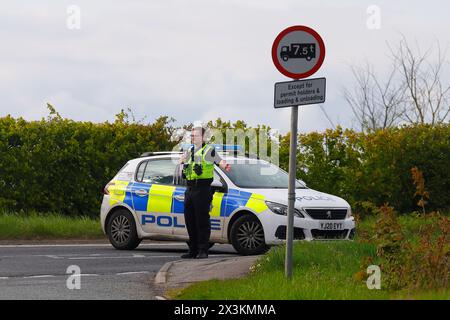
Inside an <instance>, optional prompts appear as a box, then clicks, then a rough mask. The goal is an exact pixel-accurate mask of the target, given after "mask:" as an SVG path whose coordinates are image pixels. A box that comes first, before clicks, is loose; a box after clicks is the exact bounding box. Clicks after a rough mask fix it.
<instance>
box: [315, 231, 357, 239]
mask: <svg viewBox="0 0 450 320" xmlns="http://www.w3.org/2000/svg"><path fill="white" fill-rule="evenodd" d="M347 233H348V229H345V230H318V229H312V230H311V234H312V236H313V238H314V239H318V240H319V239H345V237H347Z"/></svg>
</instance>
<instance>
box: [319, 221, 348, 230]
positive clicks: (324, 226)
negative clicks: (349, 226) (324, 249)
mask: <svg viewBox="0 0 450 320" xmlns="http://www.w3.org/2000/svg"><path fill="white" fill-rule="evenodd" d="M320 230H344V224H343V223H342V222H320Z"/></svg>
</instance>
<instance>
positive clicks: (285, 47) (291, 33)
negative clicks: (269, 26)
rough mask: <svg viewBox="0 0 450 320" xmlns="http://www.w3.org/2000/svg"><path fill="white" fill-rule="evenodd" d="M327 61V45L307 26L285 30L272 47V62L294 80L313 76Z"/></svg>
mask: <svg viewBox="0 0 450 320" xmlns="http://www.w3.org/2000/svg"><path fill="white" fill-rule="evenodd" d="M324 59H325V44H324V43H323V40H322V38H321V37H320V35H319V34H318V33H317V32H316V31H314V30H313V29H311V28H309V27H305V26H292V27H289V28H287V29H285V30H283V31H282V32H281V33H280V34H279V35H278V36H277V37H276V39H275V41H274V42H273V45H272V60H273V63H274V64H275V66H276V67H277V69H278V71H280V72H281V73H282V74H284V75H285V76H286V77H289V78H292V79H303V78H306V77H309V76H311V75H313V74H314V73H315V72H316V71H317V70H319V68H320V66H321V65H322V63H323V60H324Z"/></svg>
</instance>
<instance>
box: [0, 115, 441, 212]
mask: <svg viewBox="0 0 450 320" xmlns="http://www.w3.org/2000/svg"><path fill="white" fill-rule="evenodd" d="M55 114H56V112H54V111H52V113H51V117H49V118H48V119H42V120H41V121H31V122H30V121H25V120H23V119H21V118H19V119H14V118H12V117H10V116H7V117H4V118H0V191H1V192H0V208H2V209H6V210H14V211H20V210H24V211H28V210H35V211H43V212H62V213H64V214H75V215H78V214H82V215H90V216H95V215H97V214H98V211H99V207H100V202H101V199H102V194H101V191H102V189H103V187H104V185H105V184H106V183H107V182H108V181H109V180H110V179H111V177H113V176H114V174H115V173H117V171H118V170H119V169H120V168H121V167H122V165H123V164H124V163H125V162H126V161H127V160H129V159H131V158H135V157H137V156H139V155H140V154H141V153H142V152H145V151H148V150H171V149H172V148H173V145H174V142H171V141H170V136H171V133H172V132H173V130H175V129H176V128H174V127H172V126H171V122H172V121H173V119H169V118H168V117H161V118H159V119H157V120H156V121H155V122H154V123H151V124H148V125H144V124H140V123H129V122H128V121H127V119H126V114H124V113H123V112H122V113H121V114H119V115H118V117H117V120H116V121H115V122H114V123H108V122H105V123H100V124H94V123H91V122H75V121H72V120H68V119H62V118H61V117H60V116H59V115H58V114H56V115H55ZM219 120H220V119H219ZM212 126H213V127H215V128H219V129H226V128H243V129H248V128H249V127H248V126H247V125H246V124H245V123H244V122H243V121H238V122H236V123H235V124H230V123H229V122H221V121H217V120H216V123H215V124H213V125H212ZM258 128H265V127H264V126H263V127H258ZM298 138H299V146H300V147H299V152H298V154H297V158H298V172H297V176H298V177H299V178H301V179H303V180H304V181H305V182H306V183H307V184H308V185H309V186H310V187H312V188H314V189H317V190H320V191H324V192H328V193H332V194H336V195H339V196H342V197H343V198H345V199H347V200H348V201H349V202H350V203H351V204H352V206H353V207H355V208H356V209H357V210H359V209H361V208H364V207H365V206H367V203H370V204H374V205H381V204H383V203H384V202H389V203H390V204H391V205H392V206H394V207H395V208H396V209H397V210H399V211H401V212H408V211H412V210H416V209H417V206H416V204H415V200H414V197H413V195H414V186H413V183H412V179H411V173H410V169H411V168H412V167H414V166H417V167H418V168H419V169H420V170H421V171H423V173H424V177H425V185H426V188H427V190H428V191H429V193H430V202H429V204H428V207H427V209H430V210H431V209H446V208H449V207H450V197H449V190H450V186H449V184H450V170H449V165H450V127H449V125H448V124H446V125H442V126H438V127H430V126H419V125H417V126H410V127H403V128H396V129H390V130H380V131H377V132H372V133H369V134H363V133H357V132H354V131H351V130H342V129H341V128H338V129H336V130H328V131H326V132H323V133H317V132H313V133H309V134H303V135H299V137H298ZM288 147H289V135H286V136H283V137H281V150H280V163H281V166H282V167H283V168H287V166H288V152H289V149H288Z"/></svg>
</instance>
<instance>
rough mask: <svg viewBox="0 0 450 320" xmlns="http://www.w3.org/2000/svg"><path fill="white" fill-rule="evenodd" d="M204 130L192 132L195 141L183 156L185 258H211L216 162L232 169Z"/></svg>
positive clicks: (195, 129) (183, 256)
mask: <svg viewBox="0 0 450 320" xmlns="http://www.w3.org/2000/svg"><path fill="white" fill-rule="evenodd" d="M205 131H206V130H205V129H204V128H203V127H201V126H197V127H194V128H193V129H192V131H191V143H192V144H193V145H192V146H191V148H190V149H189V151H188V152H186V153H185V154H184V155H183V156H182V158H181V163H182V164H183V177H184V178H185V179H186V182H187V189H186V192H185V196H184V219H185V223H186V228H187V231H188V234H189V242H188V244H189V251H188V253H186V254H183V255H182V256H181V258H183V259H194V258H198V259H204V258H208V249H209V237H210V235H211V224H210V220H209V211H210V208H211V201H212V196H213V194H212V190H211V183H212V181H213V177H214V164H218V165H219V166H220V167H221V168H222V169H224V170H227V171H229V170H230V169H231V168H230V165H229V164H227V163H226V161H225V160H223V159H222V158H221V157H220V156H219V155H218V154H217V152H216V150H215V149H214V147H212V146H210V145H209V144H207V143H205V139H204V136H205Z"/></svg>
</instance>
